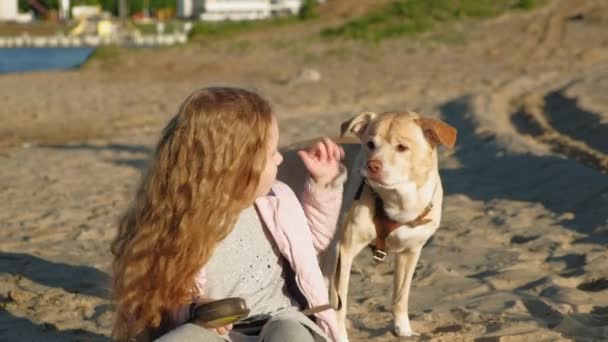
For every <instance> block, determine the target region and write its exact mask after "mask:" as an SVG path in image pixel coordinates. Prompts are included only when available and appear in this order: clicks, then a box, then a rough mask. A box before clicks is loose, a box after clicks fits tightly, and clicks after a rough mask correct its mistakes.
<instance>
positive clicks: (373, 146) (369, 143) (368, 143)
mask: <svg viewBox="0 0 608 342" xmlns="http://www.w3.org/2000/svg"><path fill="white" fill-rule="evenodd" d="M367 147H369V149H370V150H373V149H374V148H376V144H374V142H373V141H368V142H367Z"/></svg>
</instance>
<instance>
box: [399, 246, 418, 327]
mask: <svg viewBox="0 0 608 342" xmlns="http://www.w3.org/2000/svg"><path fill="white" fill-rule="evenodd" d="M421 251H422V247H420V248H415V249H413V250H410V249H407V250H405V251H403V252H401V253H399V254H398V255H396V257H395V283H394V289H393V318H394V322H395V334H397V336H402V337H407V336H415V335H418V334H417V333H415V332H414V330H412V327H411V325H410V317H409V314H408V302H409V297H410V287H411V286H412V278H413V277H414V271H415V270H416V264H418V259H419V258H420V252H421Z"/></svg>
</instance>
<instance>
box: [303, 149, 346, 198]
mask: <svg viewBox="0 0 608 342" xmlns="http://www.w3.org/2000/svg"><path fill="white" fill-rule="evenodd" d="M298 155H299V156H300V158H301V159H302V161H303V162H304V165H305V166H306V169H308V172H309V173H310V176H311V177H312V179H313V180H314V181H315V183H317V184H318V185H320V186H322V187H324V186H326V185H328V184H329V183H331V181H333V180H334V179H335V178H336V176H337V175H338V174H339V173H340V161H341V160H342V159H343V158H344V150H343V149H342V147H340V145H338V144H336V143H335V142H333V141H332V140H331V139H329V138H323V139H322V140H321V141H319V142H317V143H316V144H314V145H312V146H311V147H310V148H309V149H308V150H300V151H298Z"/></svg>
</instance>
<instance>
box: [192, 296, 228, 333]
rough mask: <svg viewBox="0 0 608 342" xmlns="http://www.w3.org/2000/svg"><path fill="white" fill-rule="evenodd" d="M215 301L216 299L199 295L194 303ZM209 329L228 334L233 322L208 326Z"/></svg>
mask: <svg viewBox="0 0 608 342" xmlns="http://www.w3.org/2000/svg"><path fill="white" fill-rule="evenodd" d="M213 301H215V299H211V298H207V297H200V296H199V297H197V298H195V299H194V303H195V305H196V304H205V303H210V302H213ZM207 329H209V330H212V331H215V332H216V333H217V334H219V335H228V333H229V332H230V330H232V324H227V325H224V326H222V327H218V328H210V327H207Z"/></svg>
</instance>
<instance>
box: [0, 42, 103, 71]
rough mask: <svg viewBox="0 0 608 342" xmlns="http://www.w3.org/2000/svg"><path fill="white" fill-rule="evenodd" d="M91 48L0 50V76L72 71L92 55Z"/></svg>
mask: <svg viewBox="0 0 608 342" xmlns="http://www.w3.org/2000/svg"><path fill="white" fill-rule="evenodd" d="M94 50H95V48H92V47H66V48H0V74H3V73H10V72H27V71H43V70H58V69H72V68H75V67H78V66H80V65H81V64H82V63H84V62H85V61H86V60H87V58H89V56H90V55H91V53H93V51H94Z"/></svg>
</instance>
